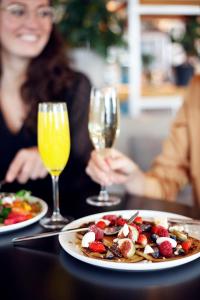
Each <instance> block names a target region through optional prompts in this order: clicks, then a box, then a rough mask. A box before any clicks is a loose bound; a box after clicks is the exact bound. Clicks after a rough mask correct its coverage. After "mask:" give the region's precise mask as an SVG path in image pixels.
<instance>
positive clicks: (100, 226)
mask: <svg viewBox="0 0 200 300" xmlns="http://www.w3.org/2000/svg"><path fill="white" fill-rule="evenodd" d="M96 226H97V227H98V228H100V229H104V228H105V227H106V223H105V222H104V221H98V222H97V223H96Z"/></svg>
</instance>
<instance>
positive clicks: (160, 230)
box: [151, 225, 169, 237]
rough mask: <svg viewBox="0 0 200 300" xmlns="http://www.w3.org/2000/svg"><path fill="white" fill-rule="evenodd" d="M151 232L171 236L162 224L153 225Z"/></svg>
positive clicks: (161, 235)
mask: <svg viewBox="0 0 200 300" xmlns="http://www.w3.org/2000/svg"><path fill="white" fill-rule="evenodd" d="M151 232H152V233H155V234H157V235H158V236H160V237H169V232H168V230H167V229H166V228H165V227H163V226H161V225H158V226H152V229H151Z"/></svg>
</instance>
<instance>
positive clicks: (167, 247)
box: [158, 241, 173, 257]
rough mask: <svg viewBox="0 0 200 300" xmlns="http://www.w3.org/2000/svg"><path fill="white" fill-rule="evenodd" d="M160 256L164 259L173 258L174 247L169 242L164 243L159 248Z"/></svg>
mask: <svg viewBox="0 0 200 300" xmlns="http://www.w3.org/2000/svg"><path fill="white" fill-rule="evenodd" d="M158 247H159V251H160V254H161V255H162V256H164V257H171V256H172V254H173V249H172V245H171V243H170V242H169V241H164V242H162V243H161V244H160V245H159V246H158Z"/></svg>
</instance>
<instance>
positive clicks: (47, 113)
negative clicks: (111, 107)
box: [38, 102, 70, 229]
mask: <svg viewBox="0 0 200 300" xmlns="http://www.w3.org/2000/svg"><path fill="white" fill-rule="evenodd" d="M38 148H39V152H40V155H41V158H42V161H43V163H44V165H45V167H46V168H47V170H48V172H49V173H50V175H51V178H52V183H53V214H52V216H51V217H50V218H49V217H45V218H43V219H41V220H40V224H41V225H42V226H43V227H45V228H49V229H59V228H63V227H64V226H65V225H66V224H68V223H69V222H70V220H69V219H68V218H64V217H63V216H62V215H61V214H60V209H59V186H58V179H59V175H60V173H61V172H62V171H63V169H64V167H65V166H66V163H67V161H68V158H69V153H70V133H69V121H68V113H67V106H66V103H62V102H60V103H56V102H55V103H54V102H43V103H39V107H38Z"/></svg>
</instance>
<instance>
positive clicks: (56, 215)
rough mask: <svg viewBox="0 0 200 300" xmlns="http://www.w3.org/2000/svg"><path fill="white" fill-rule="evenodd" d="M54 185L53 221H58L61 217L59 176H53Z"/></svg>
mask: <svg viewBox="0 0 200 300" xmlns="http://www.w3.org/2000/svg"><path fill="white" fill-rule="evenodd" d="M51 178H52V184H53V216H52V217H53V219H55V220H57V219H58V218H59V217H60V208H59V187H58V179H59V176H54V175H52V176H51Z"/></svg>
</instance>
